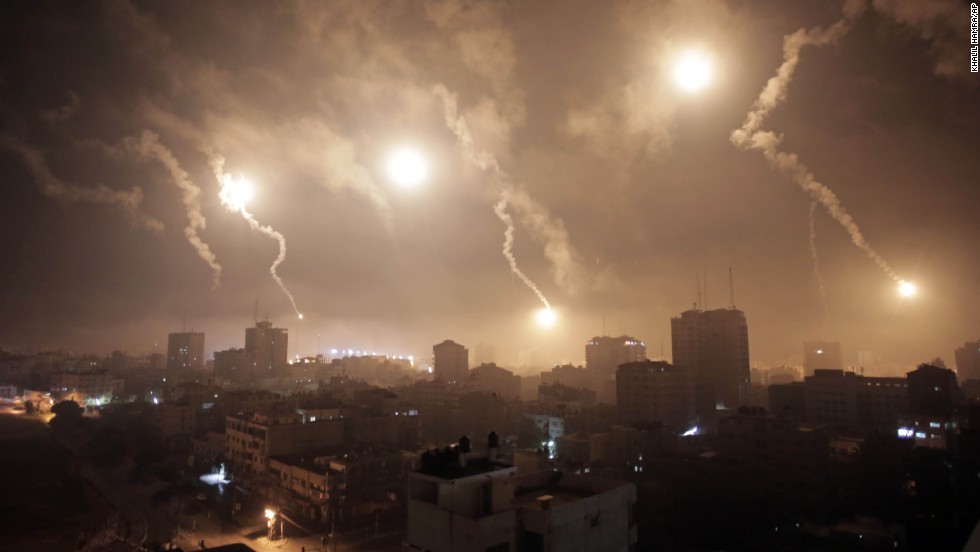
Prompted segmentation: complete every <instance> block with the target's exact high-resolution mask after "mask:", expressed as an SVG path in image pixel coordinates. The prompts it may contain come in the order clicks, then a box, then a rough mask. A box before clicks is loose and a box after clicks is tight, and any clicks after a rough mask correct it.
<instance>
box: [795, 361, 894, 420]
mask: <svg viewBox="0 0 980 552" xmlns="http://www.w3.org/2000/svg"><path fill="white" fill-rule="evenodd" d="M803 387H804V391H803V394H804V409H805V419H806V421H807V422H811V423H824V424H838V425H846V426H855V427H864V428H888V429H894V427H895V425H896V423H897V421H898V415H899V414H901V413H903V412H906V411H907V410H908V405H909V398H908V382H907V380H906V379H905V378H876V377H865V376H859V375H857V374H855V373H853V372H844V371H843V370H817V371H816V372H814V374H813V375H812V376H808V377H806V378H805V380H804V383H803Z"/></svg>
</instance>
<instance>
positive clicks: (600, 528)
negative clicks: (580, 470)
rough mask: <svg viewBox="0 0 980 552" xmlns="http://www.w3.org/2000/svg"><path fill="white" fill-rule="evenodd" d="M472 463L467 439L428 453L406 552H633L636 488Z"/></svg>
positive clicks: (488, 461) (417, 475)
mask: <svg viewBox="0 0 980 552" xmlns="http://www.w3.org/2000/svg"><path fill="white" fill-rule="evenodd" d="M493 451H494V447H493V446H491V447H489V451H488V452H489V456H473V455H470V452H469V441H468V439H467V440H465V442H464V440H461V442H460V445H459V446H458V447H456V448H455V449H451V448H447V449H445V450H442V451H434V452H431V451H430V452H427V453H426V454H425V455H423V458H422V465H421V468H420V469H419V470H418V471H416V472H413V473H411V474H410V475H409V487H408V532H407V536H406V539H405V544H406V548H407V549H408V550H429V551H432V552H441V551H449V550H456V551H467V550H473V551H477V550H478V551H487V550H490V551H494V552H506V551H518V550H529V551H530V550H534V551H539V550H540V551H550V550H555V551H558V550H561V551H572V552H577V551H583V552H584V551H589V550H624V551H626V550H633V549H634V548H635V545H636V541H637V530H636V524H635V520H634V519H633V514H632V512H633V509H634V507H635V504H636V487H635V485H633V484H632V483H623V482H620V481H615V480H610V479H603V478H597V477H591V476H585V475H575V474H570V473H565V472H561V471H554V470H546V471H539V472H535V473H531V474H528V475H524V476H517V475H516V469H515V468H514V466H511V465H509V464H503V463H500V462H496V461H494V460H493V459H492V458H493Z"/></svg>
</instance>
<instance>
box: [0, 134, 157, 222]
mask: <svg viewBox="0 0 980 552" xmlns="http://www.w3.org/2000/svg"><path fill="white" fill-rule="evenodd" d="M0 147H3V148H5V149H7V150H10V151H12V152H14V153H16V154H18V155H20V158H21V159H22V160H23V161H24V165H25V166H26V167H27V170H28V172H30V173H31V176H32V177H33V178H34V182H35V183H36V184H37V186H38V188H40V190H41V193H43V194H44V195H45V196H47V197H49V198H51V199H55V200H58V201H63V202H65V203H76V202H87V203H102V204H105V205H112V206H113V207H118V208H119V209H121V210H122V211H123V213H125V215H126V217H127V218H129V219H130V220H131V221H132V222H133V224H139V225H141V226H143V227H145V228H148V229H150V230H154V231H160V230H163V223H162V222H160V221H159V220H157V219H155V218H153V217H151V216H149V215H147V214H145V213H143V212H142V211H140V204H141V203H142V202H143V190H142V189H141V188H140V187H139V186H133V187H132V189H130V190H113V189H112V188H109V187H107V186H105V185H103V184H99V185H97V186H94V187H91V188H82V187H79V186H75V185H72V184H67V183H65V182H63V181H62V180H61V179H59V178H58V177H57V176H55V175H54V173H52V172H51V168H50V167H49V166H48V163H47V161H46V160H45V159H44V154H42V153H41V151H40V150H38V149H36V148H34V147H32V146H29V145H27V144H25V143H23V142H21V141H20V140H18V139H16V138H13V137H11V136H3V137H0Z"/></svg>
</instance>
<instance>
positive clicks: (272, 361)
mask: <svg viewBox="0 0 980 552" xmlns="http://www.w3.org/2000/svg"><path fill="white" fill-rule="evenodd" d="M288 349H289V330H287V329H286V328H274V327H272V322H269V321H268V320H264V321H262V322H257V323H256V324H255V327H254V328H246V329H245V351H246V352H247V353H248V354H249V355H250V360H251V363H252V376H253V377H257V378H261V377H266V376H268V375H271V374H276V373H282V372H285V370H286V368H287V366H288V364H287V360H288V358H289V351H288Z"/></svg>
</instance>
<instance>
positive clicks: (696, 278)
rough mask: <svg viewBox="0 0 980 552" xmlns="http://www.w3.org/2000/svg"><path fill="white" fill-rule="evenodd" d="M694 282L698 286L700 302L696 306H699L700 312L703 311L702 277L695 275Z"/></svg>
mask: <svg viewBox="0 0 980 552" xmlns="http://www.w3.org/2000/svg"><path fill="white" fill-rule="evenodd" d="M694 281H695V282H696V283H697V286H698V302H697V303H696V304H697V306H698V310H701V277H700V276H698V275H697V274H695V275H694Z"/></svg>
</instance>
